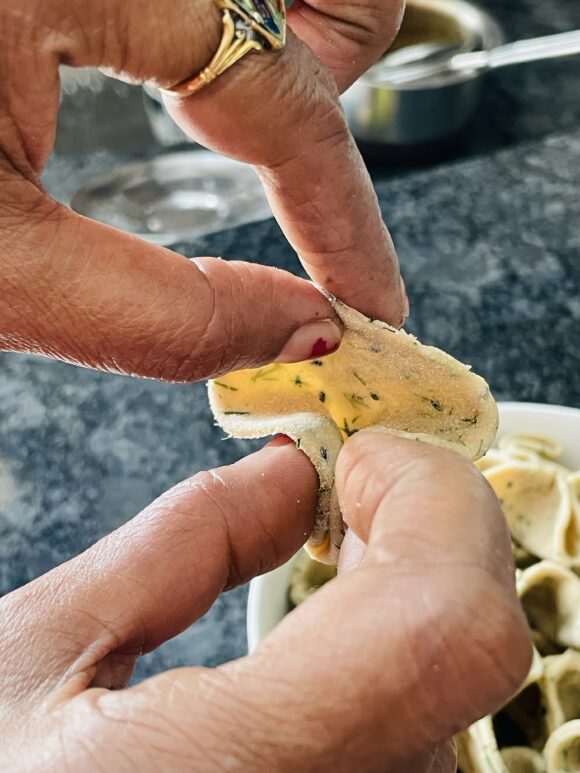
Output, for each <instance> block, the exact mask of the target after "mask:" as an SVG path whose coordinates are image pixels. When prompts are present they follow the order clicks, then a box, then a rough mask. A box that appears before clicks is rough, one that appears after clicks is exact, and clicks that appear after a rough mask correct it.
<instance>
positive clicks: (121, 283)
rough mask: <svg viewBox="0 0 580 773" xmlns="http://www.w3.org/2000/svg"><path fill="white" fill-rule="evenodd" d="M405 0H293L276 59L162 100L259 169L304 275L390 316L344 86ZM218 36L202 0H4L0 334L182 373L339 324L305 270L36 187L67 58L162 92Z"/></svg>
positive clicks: (394, 272) (390, 270)
mask: <svg viewBox="0 0 580 773" xmlns="http://www.w3.org/2000/svg"><path fill="white" fill-rule="evenodd" d="M401 2H402V0H354V1H353V2H345V3H339V4H337V3H336V2H334V1H333V2H330V0H326V2H320V0H317V1H316V2H311V3H310V4H308V3H307V2H305V1H304V0H299V2H296V3H295V4H294V6H293V7H292V9H291V11H290V14H289V15H290V24H291V27H292V29H293V30H295V32H292V31H291V32H290V33H289V40H288V45H287V47H286V48H285V49H284V50H283V52H282V53H281V54H276V53H271V52H270V53H264V54H262V55H258V54H253V55H249V56H247V57H246V58H245V59H244V60H243V61H241V62H239V63H238V64H237V65H236V66H235V67H233V68H231V69H230V70H229V71H228V72H227V73H224V74H223V75H222V76H221V77H220V78H218V80H217V81H215V82H214V83H213V84H211V86H209V87H207V88H206V89H204V90H203V91H201V92H200V93H199V94H197V95H194V96H193V97H190V98H188V99H186V100H175V99H171V98H169V99H168V106H169V107H170V109H171V111H172V113H173V114H174V115H175V117H176V118H177V120H178V121H179V122H180V124H181V125H182V127H183V128H184V129H185V130H186V131H188V132H189V133H190V134H191V135H192V136H193V137H195V138H196V139H198V140H200V141H202V142H203V143H204V144H205V145H207V146H208V147H211V148H214V149H217V150H220V151H222V152H224V153H228V154H230V155H231V156H234V157H235V158H238V159H241V160H243V161H247V162H250V163H252V164H254V165H255V167H256V170H257V171H258V173H259V174H260V176H261V178H262V180H263V181H264V185H265V187H266V191H267V194H268V197H269V199H270V202H271V204H272V206H273V208H274V211H275V213H276V216H277V218H278V221H279V223H280V225H281V226H282V229H283V230H284V231H285V233H286V235H287V236H288V238H289V239H290V241H291V243H292V245H293V246H294V247H295V248H296V250H297V252H298V254H299V256H300V258H301V260H302V263H303V264H304V266H305V268H306V269H307V271H308V272H309V274H310V276H311V277H312V279H314V280H315V281H316V282H317V283H318V284H320V285H323V286H325V287H326V288H327V289H328V290H330V291H332V292H334V293H335V294H336V295H338V296H339V297H341V298H342V299H343V300H344V301H346V302H347V303H349V304H350V305H353V306H356V307H357V308H359V309H360V310H361V311H366V312H367V313H368V314H371V315H372V316H374V317H379V318H384V319H386V320H388V321H390V322H392V323H393V324H401V322H402V320H403V317H404V313H405V310H406V301H405V297H404V290H403V289H402V285H401V282H400V278H399V270H398V264H397V259H396V256H395V253H394V250H393V246H392V242H391V240H390V237H389V234H388V231H387V229H386V227H385V225H384V223H383V221H382V218H381V214H380V210H379V207H378V202H377V199H376V195H375V193H374V190H373V188H372V185H371V182H370V179H369V177H368V174H367V172H366V169H365V167H364V164H363V162H362V160H361V157H360V155H359V153H358V151H357V149H356V146H355V144H354V141H353V139H352V136H351V135H350V133H349V131H348V127H347V125H346V122H345V119H344V115H343V113H342V111H341V109H340V105H339V102H338V93H339V90H341V89H344V88H345V87H346V86H347V85H348V84H349V83H350V82H351V81H352V80H353V79H354V78H356V76H357V75H359V74H360V73H361V72H363V71H364V70H365V69H366V68H367V67H368V66H369V65H370V64H371V62H372V61H373V60H374V59H376V58H377V57H378V56H379V55H380V53H381V52H382V51H384V49H385V48H386V47H387V46H388V45H389V43H390V42H391V40H392V38H393V37H394V35H395V34H396V31H397V27H398V24H399V21H400V16H401V10H402V9H401ZM327 12H328V15H327ZM220 34H221V15H220V12H219V11H218V10H217V8H215V7H214V6H213V4H212V3H211V1H210V0H19V1H18V2H15V0H0V73H2V77H1V78H0V280H1V282H2V295H1V297H0V347H2V348H5V349H13V350H16V351H36V352H42V353H44V354H48V355H50V356H54V357H59V358H61V359H65V360H68V361H72V362H77V363H81V364H83V365H89V366H93V367H100V368H105V369H107V370H114V371H120V372H123V373H136V374H139V375H144V376H153V377H158V378H165V379H171V380H178V381H188V380H191V379H195V378H201V377H207V376H209V375H210V374H211V373H215V372H218V371H219V372H225V371H226V370H228V369H231V368H232V367H236V366H241V365H256V364H259V363H262V362H267V361H271V360H272V359H274V358H275V357H276V356H277V355H278V354H279V352H280V351H281V350H282V348H283V346H284V344H285V343H286V342H287V341H288V340H289V338H290V337H291V335H292V333H293V332H294V331H296V330H297V329H298V328H299V327H300V326H301V325H303V324H306V323H308V322H311V321H313V320H314V321H315V320H319V319H332V320H334V321H335V322H336V318H335V316H334V314H333V312H332V309H331V307H330V305H329V303H328V302H327V301H326V300H325V299H324V298H322V297H321V295H320V294H319V293H318V292H317V291H316V290H315V289H314V288H313V287H312V286H311V285H309V284H308V283H307V282H305V281H303V280H301V279H298V278H296V277H293V276H291V275H289V274H287V273H285V272H282V271H277V270H274V269H271V268H270V269H267V268H264V267H261V266H257V265H251V264H246V263H235V262H231V263H227V262H225V261H218V260H215V259H209V258H206V259H204V260H203V261H200V262H197V263H196V262H193V261H188V260H186V259H185V258H183V257H181V256H179V255H176V254H174V253H172V252H169V251H168V250H164V249H162V248H160V247H157V246H153V245H150V244H146V243H144V242H143V241H141V240H139V239H136V238H133V237H130V236H127V235H124V234H121V233H120V232H118V231H116V230H114V229H112V228H108V227H106V226H103V225H100V224H97V223H95V222H92V221H90V220H87V219H85V218H82V217H80V216H78V215H76V214H74V213H72V212H71V211H70V210H68V209H67V208H66V207H63V206H61V205H59V204H57V203H55V202H54V201H53V200H52V199H51V198H50V197H48V196H47V195H46V193H45V192H44V191H43V190H42V188H41V186H40V183H39V174H40V172H41V170H42V167H43V164H44V163H45V161H46V158H47V156H48V155H49V153H50V150H51V148H52V144H53V140H54V132H55V126H56V114H57V108H58V99H59V80H58V68H57V66H58V64H59V62H65V63H67V64H70V65H73V66H82V65H86V66H89V65H91V66H98V67H101V68H103V69H104V70H106V71H107V72H109V73H114V74H117V75H122V77H124V78H128V79H131V80H133V81H138V82H144V81H149V82H152V83H155V84H157V85H160V86H167V87H169V86H171V85H173V84H175V83H177V82H179V81H181V80H182V79H184V78H187V77H188V76H191V75H193V74H194V73H196V72H198V71H199V70H200V69H201V68H202V67H204V66H205V65H206V64H207V62H208V61H209V59H210V58H211V55H212V53H213V52H214V51H215V50H216V48H217V45H218V43H219V39H220ZM301 38H302V39H303V40H305V41H306V43H307V44H308V45H306V44H305V43H304V42H302V41H301ZM309 46H310V47H311V48H309ZM311 49H312V50H311ZM264 320H267V324H264ZM314 340H316V336H315V337H314ZM304 352H306V349H305V350H304ZM304 352H303V356H304ZM306 356H307V355H306Z"/></svg>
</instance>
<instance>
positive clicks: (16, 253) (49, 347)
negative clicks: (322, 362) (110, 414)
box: [0, 183, 341, 381]
mask: <svg viewBox="0 0 580 773" xmlns="http://www.w3.org/2000/svg"><path fill="white" fill-rule="evenodd" d="M18 184H19V185H25V183H18ZM27 194H28V195H29V196H31V197H32V201H31V202H30V206H27V207H22V211H21V212H18V213H16V214H13V215H12V227H11V228H8V229H6V231H5V235H4V237H3V241H2V254H1V255H0V274H1V275H2V280H3V291H2V293H1V295H0V347H1V348H4V349H12V350H17V351H30V352H36V353H39V354H45V355H49V356H52V357H58V358H60V359H63V360H66V361H68V362H74V363H78V364H81V365H86V366H89V367H95V368H100V369H103V370H109V371H117V372H121V373H129V374H137V375H142V376H150V377H153V378H162V379H169V380H173V381H189V380H195V379H199V378H207V377H210V376H215V375H219V374H220V373H223V372H226V371H228V370H232V369H235V368H242V367H250V366H254V365H259V364H262V363H265V362H271V361H273V360H275V359H276V358H280V361H282V362H291V361H299V360H303V359H308V357H310V354H311V351H312V348H313V346H314V345H315V344H316V342H317V341H318V340H319V339H322V341H323V342H324V346H325V347H326V348H327V349H328V351H331V350H333V349H335V348H336V347H337V346H338V344H339V342H340V338H341V328H340V326H339V323H338V321H337V320H336V317H335V315H334V312H333V311H332V308H331V306H330V303H329V302H328V301H327V300H326V299H325V298H324V297H323V296H322V294H321V293H320V292H318V290H316V288H315V287H313V286H312V285H311V284H309V283H308V282H306V281H304V280H302V279H299V278H297V277H294V276H292V275H290V274H288V273H286V272H283V271H279V270H276V269H272V268H266V267H263V266H259V265H253V264H246V263H240V262H232V263H229V262H226V261H220V260H217V259H211V258H204V259H200V260H198V261H194V262H192V261H189V260H187V259H186V258H183V257H182V256H180V255H177V254H175V253H172V252H170V251H168V250H164V249H162V248H160V247H156V246H154V245H150V244H146V243H144V242H142V241H141V240H139V239H136V238H134V237H130V236H127V235H125V234H122V233H120V232H118V231H116V230H114V229H112V228H108V227H106V226H103V225H101V224H99V223H95V222H92V221H90V220H86V219H85V218H82V217H79V216H78V215H75V214H73V213H72V212H70V211H69V210H67V209H65V208H64V207H60V206H58V205H56V204H54V202H51V201H49V200H48V199H46V198H44V197H43V195H42V194H40V192H38V191H36V189H34V192H32V193H30V192H29V191H28V192H27ZM29 213H31V214H29ZM318 348H320V346H319V347H318Z"/></svg>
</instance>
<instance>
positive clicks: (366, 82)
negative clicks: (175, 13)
mask: <svg viewBox="0 0 580 773" xmlns="http://www.w3.org/2000/svg"><path fill="white" fill-rule="evenodd" d="M425 42H433V43H455V44H457V45H459V46H461V48H462V49H463V50H466V51H478V50H487V49H491V48H495V46H499V45H501V44H502V43H504V42H505V38H504V34H503V32H502V30H501V28H500V26H499V25H498V23H497V22H496V21H495V20H494V19H493V18H492V17H491V16H490V15H489V14H488V13H486V12H485V11H483V10H482V9H481V8H479V7H478V6H476V5H473V4H472V3H469V2H466V0H408V2H407V10H406V12H405V18H404V19H403V23H402V25H401V30H400V32H399V34H398V36H397V38H396V40H395V42H394V44H393V46H392V47H391V49H390V51H389V53H390V52H392V51H393V50H396V49H402V48H404V47H406V46H410V45H414V44H417V43H425ZM380 66H381V65H380V63H379V64H378V65H376V66H375V67H374V68H372V69H371V70H369V72H368V73H366V74H365V75H363V76H362V77H361V78H359V80H358V81H356V83H355V84H354V85H353V86H351V88H350V89H348V91H346V92H345V93H344V94H343V96H342V103H343V106H344V109H345V111H346V115H347V119H348V122H349V125H350V127H351V130H352V132H353V134H354V136H355V137H356V138H357V139H359V140H363V141H364V142H368V143H373V144H380V145H385V146H395V147H396V146H399V147H400V146H414V145H428V144H429V143H435V142H438V141H441V140H443V139H445V138H447V137H450V136H452V135H457V134H458V133H459V132H460V131H461V130H462V129H463V128H465V126H466V125H467V123H468V122H469V120H470V119H471V118H472V116H473V113H474V111H475V109H476V107H477V105H478V102H479V97H480V93H481V85H482V76H481V73H476V72H471V71H470V72H465V73H446V74H445V75H444V76H439V77H437V78H430V79H427V80H423V81H421V82H420V83H414V84H412V85H411V84H407V85H405V84H400V85H394V84H390V83H388V81H386V80H385V81H382V82H380V83H377V82H376V80H375V78H374V77H373V72H374V73H375V74H376V72H377V68H378V67H380Z"/></svg>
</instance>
